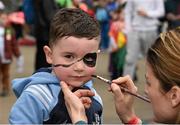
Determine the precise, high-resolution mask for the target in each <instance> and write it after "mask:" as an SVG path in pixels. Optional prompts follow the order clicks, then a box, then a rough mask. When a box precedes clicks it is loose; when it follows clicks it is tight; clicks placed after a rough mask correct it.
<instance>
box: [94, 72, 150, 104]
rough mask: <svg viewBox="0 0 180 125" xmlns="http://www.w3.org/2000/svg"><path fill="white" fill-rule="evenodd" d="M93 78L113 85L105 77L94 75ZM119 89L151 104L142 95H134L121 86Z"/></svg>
mask: <svg viewBox="0 0 180 125" xmlns="http://www.w3.org/2000/svg"><path fill="white" fill-rule="evenodd" d="M92 77H94V78H97V79H99V80H102V81H104V82H105V83H108V84H109V85H110V84H111V83H112V82H111V81H110V80H108V79H105V78H103V77H101V76H98V75H92ZM119 87H120V88H121V90H122V91H123V92H127V93H129V94H130V95H133V96H135V97H137V98H139V99H142V100H143V101H146V102H149V103H151V102H150V100H149V99H148V98H146V97H144V96H142V95H140V94H138V93H133V92H131V91H129V90H128V89H127V88H125V87H123V86H119Z"/></svg>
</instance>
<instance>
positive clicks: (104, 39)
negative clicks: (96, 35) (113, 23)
mask: <svg viewBox="0 0 180 125" xmlns="http://www.w3.org/2000/svg"><path fill="white" fill-rule="evenodd" d="M95 18H96V19H97V20H98V21H99V23H100V25H101V44H100V49H101V50H102V51H103V50H107V49H108V47H109V35H108V32H109V27H110V16H109V12H108V10H107V1H103V0H100V1H98V5H97V6H96V11H95Z"/></svg>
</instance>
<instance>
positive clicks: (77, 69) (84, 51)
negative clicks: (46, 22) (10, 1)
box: [9, 8, 103, 124]
mask: <svg viewBox="0 0 180 125" xmlns="http://www.w3.org/2000/svg"><path fill="white" fill-rule="evenodd" d="M99 44H100V26H99V24H98V22H97V21H96V20H95V19H94V18H93V17H91V16H89V15H88V14H87V13H86V12H84V11H82V10H81V9H75V8H74V9H72V8H63V9H59V11H58V12H57V13H56V14H55V16H54V17H53V19H52V22H51V25H50V40H49V46H48V45H46V46H44V52H45V55H46V60H47V62H48V63H49V64H50V65H52V66H51V67H49V68H43V69H39V70H38V71H36V72H35V73H34V74H33V75H32V76H30V77H26V78H19V79H15V80H13V81H12V88H13V90H14V92H15V95H16V96H17V98H18V99H17V101H16V102H15V104H14V105H13V107H12V109H11V112H10V116H9V122H10V124H43V123H44V124H65V123H66V124H67V123H68V124H70V123H72V121H71V119H70V118H69V115H68V112H67V108H66V105H65V102H64V95H63V93H62V91H61V86H60V85H59V82H61V81H64V82H66V83H67V84H68V85H69V86H71V88H72V89H73V91H74V92H75V93H77V94H78V93H79V92H77V91H82V92H83V91H85V92H87V93H89V94H87V97H84V96H83V95H81V92H80V93H79V94H80V96H81V97H82V100H83V98H88V96H90V97H91V98H90V99H89V98H88V100H91V102H92V104H91V105H90V106H89V104H87V106H88V108H87V109H86V115H87V120H88V123H89V124H93V123H94V124H100V123H101V122H102V121H101V117H102V108H103V107H102V100H101V97H100V96H99V95H98V94H97V92H96V90H95V89H94V88H93V83H92V75H93V74H94V73H95V69H96V67H95V66H96V59H97V56H98V55H97V54H98V52H99V51H98V49H99ZM85 95H86V94H85ZM85 100H86V99H85ZM84 103H85V105H86V101H85V102H84Z"/></svg>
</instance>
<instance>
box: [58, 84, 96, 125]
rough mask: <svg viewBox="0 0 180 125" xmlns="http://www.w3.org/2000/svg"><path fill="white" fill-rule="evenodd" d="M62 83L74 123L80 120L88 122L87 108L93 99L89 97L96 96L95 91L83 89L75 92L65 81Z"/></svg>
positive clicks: (66, 102)
mask: <svg viewBox="0 0 180 125" xmlns="http://www.w3.org/2000/svg"><path fill="white" fill-rule="evenodd" d="M60 84H61V88H62V91H63V93H64V99H65V104H66V107H67V110H68V113H69V116H70V118H71V120H72V123H76V122H78V121H85V122H87V117H86V113H85V108H89V107H90V105H91V99H90V98H89V97H91V96H94V93H93V92H92V91H90V90H82V89H79V90H77V91H75V92H74V93H73V92H71V90H70V87H68V85H67V84H66V83H65V82H63V81H62V82H61V83H60Z"/></svg>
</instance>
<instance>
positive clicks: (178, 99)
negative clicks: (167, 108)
mask: <svg viewBox="0 0 180 125" xmlns="http://www.w3.org/2000/svg"><path fill="white" fill-rule="evenodd" d="M170 99H171V104H172V107H177V106H178V105H179V104H180V88H179V87H178V86H173V87H172V88H171V90H170Z"/></svg>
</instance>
